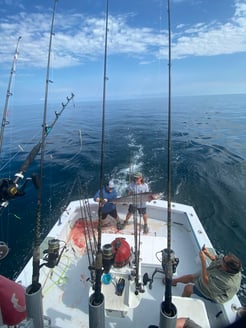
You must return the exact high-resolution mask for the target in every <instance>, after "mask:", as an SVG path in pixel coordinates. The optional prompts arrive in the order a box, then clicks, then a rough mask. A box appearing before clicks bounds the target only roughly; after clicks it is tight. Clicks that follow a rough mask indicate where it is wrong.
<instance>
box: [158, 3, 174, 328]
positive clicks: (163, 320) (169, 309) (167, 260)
mask: <svg viewBox="0 0 246 328" xmlns="http://www.w3.org/2000/svg"><path fill="white" fill-rule="evenodd" d="M167 7H168V8H167V11H168V156H167V205H168V206H167V248H166V249H164V250H163V251H162V266H163V271H164V273H165V300H164V301H163V302H162V303H161V313H160V328H164V327H165V328H167V327H176V320H177V309H176V307H175V305H174V304H173V303H172V275H173V272H174V267H175V265H176V262H175V257H174V252H173V251H172V249H171V222H172V211H171V179H172V176H171V161H172V157H171V156H172V138H171V131H172V120H171V117H172V105H171V64H172V53H171V50H172V49H171V48H172V47H171V45H172V44H171V10H170V0H167Z"/></svg>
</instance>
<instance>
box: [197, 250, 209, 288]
mask: <svg viewBox="0 0 246 328" xmlns="http://www.w3.org/2000/svg"><path fill="white" fill-rule="evenodd" d="M199 256H200V259H201V266H202V270H201V272H202V280H203V282H204V284H205V285H207V284H208V281H209V279H208V271H207V266H206V254H205V253H204V251H202V250H201V252H200V253H199Z"/></svg>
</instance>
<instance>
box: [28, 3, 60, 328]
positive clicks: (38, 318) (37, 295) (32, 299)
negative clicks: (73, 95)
mask: <svg viewBox="0 0 246 328" xmlns="http://www.w3.org/2000/svg"><path fill="white" fill-rule="evenodd" d="M57 1H58V0H54V7H53V15H52V23H51V30H50V42H49V53H48V64H47V74H46V88H45V101H44V112H43V129H42V140H41V145H40V149H41V159H40V171H39V178H40V179H39V180H40V181H39V187H38V200H37V210H36V235H35V240H34V249H33V273H32V284H31V285H30V286H28V287H27V289H26V306H27V317H28V318H32V319H33V322H34V326H35V327H39V328H43V327H44V318H43V303H42V285H41V284H40V283H39V270H40V226H41V202H42V199H41V198H42V197H41V196H42V177H43V166H44V152H45V139H46V136H47V129H46V114H47V100H48V89H49V87H48V85H49V82H50V80H49V71H50V55H51V45H52V37H53V35H54V32H53V27H54V18H55V10H56V3H57Z"/></svg>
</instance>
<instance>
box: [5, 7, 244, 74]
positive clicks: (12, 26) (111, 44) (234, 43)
mask: <svg viewBox="0 0 246 328" xmlns="http://www.w3.org/2000/svg"><path fill="white" fill-rule="evenodd" d="M129 17H130V14H129V16H110V18H109V33H108V52H109V55H110V54H112V55H117V54H127V55H128V56H133V57H135V58H136V57H138V58H139V61H141V62H149V61H152V60H155V59H160V58H166V57H167V50H168V49H167V48H168V34H167V31H162V33H160V30H158V31H157V30H154V29H153V28H150V27H147V26H145V27H134V26H132V25H130V23H128V19H129ZM50 22H51V14H50V13H46V14H44V13H40V14H38V13H26V12H24V11H22V12H20V13H19V14H18V15H15V16H5V17H3V18H1V21H0V37H1V48H0V63H1V65H9V62H10V61H11V58H10V53H13V52H14V49H15V44H16V42H17V38H18V36H19V35H21V36H22V40H21V44H20V56H19V63H18V65H20V66H24V67H37V68H39V67H46V65H47V52H48V44H49V33H50ZM64 22H66V23H65V24H64ZM245 29H246V4H245V3H244V2H241V1H237V2H236V3H235V14H234V16H233V17H232V18H231V20H230V21H228V22H226V23H225V24H221V23H219V22H215V21H214V22H211V23H210V24H207V25H206V24H204V23H197V24H195V25H193V26H185V25H184V24H182V23H181V24H180V25H179V26H177V28H176V30H175V29H173V32H172V39H173V44H172V57H173V59H178V58H184V57H187V56H213V55H220V54H231V53H236V52H245V51H246V33H245ZM54 30H55V36H54V39H53V46H52V52H53V58H54V62H53V66H54V67H57V68H62V67H69V66H75V65H78V64H79V63H84V62H86V61H90V60H95V58H97V57H98V56H100V58H101V56H102V53H103V50H104V34H105V21H104V16H102V17H99V18H98V17H89V16H84V15H81V14H66V15H65V16H62V15H61V14H57V15H56V17H55V25H54ZM11 49H12V51H11ZM146 57H147V58H146Z"/></svg>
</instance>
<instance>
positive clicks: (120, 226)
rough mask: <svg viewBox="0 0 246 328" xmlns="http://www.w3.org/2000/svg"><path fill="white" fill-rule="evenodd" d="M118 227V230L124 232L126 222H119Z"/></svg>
mask: <svg viewBox="0 0 246 328" xmlns="http://www.w3.org/2000/svg"><path fill="white" fill-rule="evenodd" d="M116 227H117V229H118V230H122V229H124V227H125V225H124V222H123V223H121V222H120V221H118V222H117V223H116Z"/></svg>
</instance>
